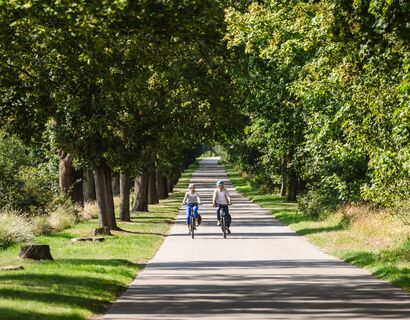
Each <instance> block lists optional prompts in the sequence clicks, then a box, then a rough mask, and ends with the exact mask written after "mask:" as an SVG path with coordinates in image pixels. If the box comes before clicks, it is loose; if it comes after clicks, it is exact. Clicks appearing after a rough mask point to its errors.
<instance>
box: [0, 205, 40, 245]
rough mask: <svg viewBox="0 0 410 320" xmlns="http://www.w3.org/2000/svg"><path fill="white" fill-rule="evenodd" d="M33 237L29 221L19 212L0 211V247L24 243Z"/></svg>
mask: <svg viewBox="0 0 410 320" xmlns="http://www.w3.org/2000/svg"><path fill="white" fill-rule="evenodd" d="M33 239H34V234H33V231H32V225H31V223H30V222H29V221H28V220H27V219H26V218H25V217H24V216H23V215H22V214H21V213H19V212H17V211H13V210H7V209H3V210H2V211H0V248H1V249H4V248H6V247H8V246H10V245H12V244H19V243H26V242H30V241H32V240H33Z"/></svg>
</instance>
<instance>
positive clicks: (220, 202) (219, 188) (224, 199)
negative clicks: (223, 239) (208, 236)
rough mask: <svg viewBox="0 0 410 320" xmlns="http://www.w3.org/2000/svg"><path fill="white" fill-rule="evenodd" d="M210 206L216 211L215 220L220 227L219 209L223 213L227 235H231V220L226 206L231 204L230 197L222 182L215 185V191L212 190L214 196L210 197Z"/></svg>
mask: <svg viewBox="0 0 410 320" xmlns="http://www.w3.org/2000/svg"><path fill="white" fill-rule="evenodd" d="M212 204H213V206H214V207H217V208H218V209H216V218H217V219H218V222H217V225H218V226H220V225H221V209H222V210H224V211H225V215H226V217H227V219H226V227H227V231H228V233H231V230H229V227H230V226H231V219H230V217H231V216H230V215H229V208H228V205H231V204H232V201H231V197H230V196H229V193H228V190H226V189H225V186H224V182H223V181H222V180H219V181H218V182H217V183H216V189H215V190H214V195H213V197H212Z"/></svg>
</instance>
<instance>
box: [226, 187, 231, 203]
mask: <svg viewBox="0 0 410 320" xmlns="http://www.w3.org/2000/svg"><path fill="white" fill-rule="evenodd" d="M225 197H226V201H228V203H229V204H230V205H231V204H232V200H231V197H230V195H229V192H228V190H227V189H225Z"/></svg>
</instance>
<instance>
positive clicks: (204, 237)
mask: <svg viewBox="0 0 410 320" xmlns="http://www.w3.org/2000/svg"><path fill="white" fill-rule="evenodd" d="M219 179H222V180H224V181H225V182H226V185H227V187H228V190H229V191H230V193H231V196H232V200H233V206H231V207H230V210H231V211H230V212H231V214H232V218H233V222H232V226H231V230H232V235H230V236H228V239H223V237H222V233H221V230H220V228H219V227H217V226H216V215H215V209H214V208H212V206H211V197H212V192H213V188H214V185H215V182H216V181H217V180H219ZM191 182H192V183H195V184H196V185H197V191H198V192H199V194H200V196H201V198H202V202H204V203H205V204H204V205H202V206H201V207H200V213H201V215H202V216H203V223H202V225H201V226H200V227H199V229H198V232H197V233H196V236H195V239H191V237H190V236H189V235H188V234H187V232H186V231H187V227H186V225H185V211H184V208H181V211H180V213H179V215H178V219H177V223H176V224H175V225H174V226H173V227H172V228H171V230H170V233H169V235H168V236H167V238H166V240H165V242H164V244H163V245H162V247H161V248H160V250H159V251H158V253H157V255H156V256H155V257H154V258H153V259H152V260H151V261H150V262H149V264H148V265H147V267H146V268H145V269H144V270H143V271H142V272H140V273H139V274H138V276H137V278H136V279H135V280H134V281H133V282H132V284H131V285H130V287H129V289H128V290H127V291H126V292H125V293H124V294H123V295H122V296H121V297H120V298H119V299H118V300H117V301H116V302H115V303H114V304H113V305H112V306H111V308H110V309H109V312H108V314H106V315H105V316H104V317H103V319H106V320H108V319H147V320H150V319H175V320H176V319H178V320H180V319H238V320H241V319H410V295H409V294H407V293H404V292H403V291H401V290H400V289H397V288H395V287H394V286H392V285H390V284H388V283H386V282H384V281H381V280H378V279H376V278H374V277H372V276H371V275H370V274H369V273H368V272H367V271H366V270H363V269H360V268H356V267H353V266H351V265H350V264H347V263H345V262H343V261H341V260H339V259H336V258H334V257H332V256H329V255H327V254H325V253H323V252H321V251H320V250H319V249H318V248H316V247H315V246H313V245H312V244H310V243H309V242H308V241H307V240H306V239H305V238H304V237H302V236H298V235H297V234H296V233H294V232H293V231H292V230H290V229H289V228H288V227H286V226H284V225H283V224H282V223H280V222H279V221H278V220H276V219H274V218H273V217H272V216H271V215H269V212H268V211H267V210H266V209H262V208H260V207H259V206H258V205H256V204H254V203H252V202H251V201H250V200H248V199H247V198H245V197H243V196H242V195H239V194H238V193H236V192H235V189H234V188H233V186H232V185H231V184H230V182H229V179H228V177H227V175H226V172H225V171H224V168H223V166H222V165H219V164H218V163H217V159H215V158H209V159H207V160H203V161H201V163H200V167H199V168H198V170H197V171H196V172H195V173H194V174H193V176H192V179H191ZM136 250H138V248H136Z"/></svg>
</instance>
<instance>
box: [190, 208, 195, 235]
mask: <svg viewBox="0 0 410 320" xmlns="http://www.w3.org/2000/svg"><path fill="white" fill-rule="evenodd" d="M189 224H190V226H189V227H190V228H191V238H192V239H193V238H194V237H195V219H194V215H193V214H191V218H190V222H189Z"/></svg>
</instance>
